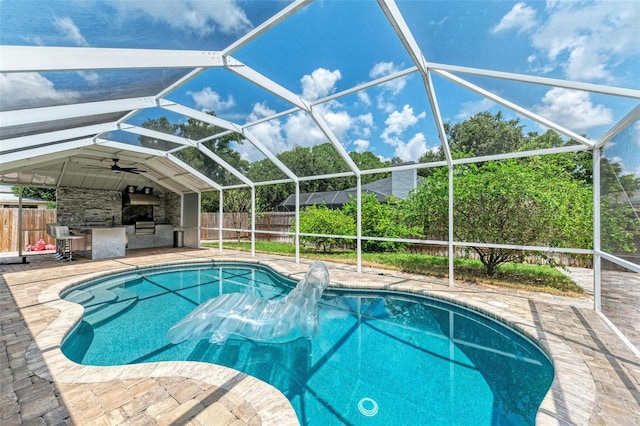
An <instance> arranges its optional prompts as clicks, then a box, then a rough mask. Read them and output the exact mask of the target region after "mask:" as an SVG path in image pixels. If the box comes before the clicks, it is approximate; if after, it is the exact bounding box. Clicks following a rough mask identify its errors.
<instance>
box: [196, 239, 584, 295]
mask: <svg viewBox="0 0 640 426" xmlns="http://www.w3.org/2000/svg"><path fill="white" fill-rule="evenodd" d="M203 245H204V246H208V247H217V246H218V244H217V243H216V244H211V243H208V244H203ZM223 247H224V248H227V249H232V250H242V251H250V250H251V243H249V242H240V243H237V242H225V243H223ZM256 252H260V253H269V254H280V255H295V252H296V250H295V247H294V246H293V245H292V244H286V243H274V242H269V241H256ZM300 256H302V257H305V258H308V259H316V260H325V261H330V262H338V263H346V264H351V265H355V264H356V262H357V258H356V253H355V252H354V251H352V250H343V251H335V252H333V253H322V252H317V251H315V250H312V249H309V248H304V247H301V248H300ZM362 264H363V266H368V267H373V268H382V269H390V270H396V271H402V272H408V273H412V274H419V275H429V276H435V277H439V278H447V277H448V276H449V261H448V259H447V258H446V257H439V256H430V255H426V254H410V253H362ZM454 269H455V271H454V272H455V276H456V279H460V280H464V281H468V282H474V283H479V284H490V285H496V286H502V287H510V288H518V289H523V290H530V291H539V292H544V293H551V294H558V295H563V296H572V297H578V296H582V295H584V290H583V289H582V288H581V287H580V286H578V285H577V284H576V283H574V282H573V281H572V280H571V279H570V278H569V277H567V276H566V275H565V274H563V273H562V272H561V271H559V270H558V269H556V268H553V267H550V266H546V265H530V264H522V263H509V264H505V265H502V266H501V267H500V269H499V270H498V272H496V274H495V275H494V276H493V277H489V276H487V275H486V273H485V269H484V265H482V263H480V261H477V260H470V259H455V260H454Z"/></svg>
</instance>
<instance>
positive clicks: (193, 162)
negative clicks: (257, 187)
mask: <svg viewBox="0 0 640 426" xmlns="http://www.w3.org/2000/svg"><path fill="white" fill-rule="evenodd" d="M207 114H209V115H212V116H215V113H214V112H212V111H208V112H207ZM142 127H145V128H148V129H152V130H157V131H159V132H163V133H167V134H171V135H175V136H180V137H183V138H187V139H190V140H192V141H200V140H202V139H205V138H208V137H210V136H213V135H216V134H219V133H223V132H224V131H225V130H226V129H223V128H221V127H218V126H214V125H212V124H208V123H204V122H202V121H199V120H196V119H193V118H189V119H188V120H187V121H186V122H184V123H171V122H170V121H169V119H168V118H166V117H160V118H158V119H149V120H147V121H145V122H144V123H142ZM139 140H140V144H141V145H142V146H146V147H149V148H155V149H162V150H168V149H173V148H176V147H177V144H175V143H171V142H166V141H163V140H161V139H155V138H150V137H147V136H140V138H139ZM243 140H244V138H243V137H242V135H241V134H239V133H230V134H226V135H224V136H221V137H219V138H216V139H213V140H210V141H206V142H204V143H203V145H204V146H205V147H206V148H208V149H209V150H211V151H212V152H213V153H214V154H216V155H218V156H219V157H220V158H222V159H223V160H225V161H226V162H227V163H229V165H231V166H232V167H234V168H235V169H236V170H238V171H240V172H241V173H246V171H247V170H248V169H249V162H248V161H246V160H243V159H242V158H241V156H240V153H238V151H236V150H235V148H234V145H237V144H242V143H243ZM175 155H176V157H178V158H179V159H181V160H182V161H184V162H185V163H187V164H188V165H190V166H191V167H193V168H194V169H196V170H198V171H199V172H201V173H203V174H204V175H205V176H207V177H209V178H210V179H211V180H213V181H214V182H216V183H218V184H220V185H231V184H237V183H239V181H238V179H237V178H236V177H234V176H233V175H232V174H231V173H230V172H228V171H227V170H226V169H225V168H224V167H222V166H220V165H219V164H218V163H216V162H215V161H214V160H212V159H211V158H209V157H208V156H206V155H205V154H203V153H202V152H201V151H199V150H198V149H197V148H194V147H187V148H183V149H181V150H180V151H177V152H176V153H175ZM218 202H219V199H218V196H217V195H216V194H213V193H211V194H205V195H204V196H203V202H202V203H201V208H202V211H206V212H214V211H217V210H218Z"/></svg>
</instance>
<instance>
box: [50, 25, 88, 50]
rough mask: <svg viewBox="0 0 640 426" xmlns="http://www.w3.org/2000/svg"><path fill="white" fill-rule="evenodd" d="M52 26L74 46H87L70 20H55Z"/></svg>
mask: <svg viewBox="0 0 640 426" xmlns="http://www.w3.org/2000/svg"><path fill="white" fill-rule="evenodd" d="M53 24H54V25H55V26H56V28H58V30H60V31H61V32H62V33H63V34H64V36H65V37H66V38H68V39H69V40H71V41H72V42H73V44H74V45H76V46H89V43H88V42H87V40H85V38H84V37H83V36H82V34H81V33H80V30H79V29H78V27H77V26H76V24H75V23H74V22H73V20H72V19H71V18H55V19H54V21H53Z"/></svg>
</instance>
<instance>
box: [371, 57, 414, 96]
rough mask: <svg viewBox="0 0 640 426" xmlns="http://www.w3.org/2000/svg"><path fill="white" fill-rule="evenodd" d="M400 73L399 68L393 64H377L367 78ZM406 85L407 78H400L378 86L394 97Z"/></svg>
mask: <svg viewBox="0 0 640 426" xmlns="http://www.w3.org/2000/svg"><path fill="white" fill-rule="evenodd" d="M398 71H400V66H398V65H396V64H394V63H393V62H378V63H377V64H375V65H374V66H373V68H372V69H371V71H369V77H371V78H379V77H384V76H386V75H389V74H393V73H395V72H398ZM406 85H407V77H400V78H396V79H394V80H391V81H388V82H386V83H383V84H381V85H380V87H381V88H382V89H384V90H385V91H387V92H389V93H390V94H391V95H393V96H395V95H397V94H398V93H400V92H402V89H404V88H405V86H406Z"/></svg>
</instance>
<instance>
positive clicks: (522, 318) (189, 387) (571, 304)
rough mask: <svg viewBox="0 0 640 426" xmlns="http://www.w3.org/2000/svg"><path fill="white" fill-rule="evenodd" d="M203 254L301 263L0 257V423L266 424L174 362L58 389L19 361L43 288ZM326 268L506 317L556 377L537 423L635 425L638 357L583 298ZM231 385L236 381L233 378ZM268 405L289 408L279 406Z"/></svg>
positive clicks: (43, 324)
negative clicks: (161, 369) (544, 354)
mask: <svg viewBox="0 0 640 426" xmlns="http://www.w3.org/2000/svg"><path fill="white" fill-rule="evenodd" d="M212 258H213V259H222V258H224V259H229V260H239V261H252V260H253V261H260V262H261V263H265V264H267V265H270V266H272V267H273V268H274V269H276V270H277V271H279V272H284V273H288V274H292V275H294V277H299V276H300V274H301V273H303V271H305V270H306V268H307V265H306V263H310V262H307V261H303V263H304V264H302V265H298V264H295V263H294V262H293V260H292V259H291V258H283V257H279V256H257V257H256V258H251V257H250V256H249V255H248V254H247V253H238V252H230V251H225V252H222V253H221V252H219V251H218V250H214V249H189V248H179V249H176V248H162V249H152V250H130V251H128V253H127V256H126V257H124V258H119V259H110V260H102V261H93V260H89V259H84V258H78V260H76V261H74V262H67V263H60V262H57V261H56V260H54V259H53V257H52V256H51V255H38V256H29V257H28V260H29V263H27V264H11V265H8V264H3V263H2V262H3V260H5V259H3V258H0V271H1V273H2V276H1V277H0V330H1V331H2V335H1V337H0V348H2V351H1V352H0V362H1V365H2V368H1V369H0V372H1V374H2V375H1V376H0V384H1V387H0V390H1V394H0V424H2V425H3V426H4V425H5V424H7V425H8V424H22V423H24V422H29V421H30V420H33V419H41V420H42V421H43V422H44V423H47V424H51V423H62V424H64V423H73V424H86V423H88V422H92V421H99V422H103V423H107V424H115V423H122V422H125V423H132V422H142V423H151V424H153V423H158V424H160V423H164V424H167V423H171V424H182V423H184V422H186V421H189V419H191V420H193V421H194V422H195V423H203V424H229V423H231V422H233V421H238V420H239V421H240V423H245V424H260V423H261V421H262V420H263V419H261V417H260V414H259V413H260V412H265V411H260V410H263V409H264V407H262V408H260V409H259V410H258V409H256V407H255V406H256V405H260V404H259V403H255V401H254V403H253V405H252V404H250V403H248V402H247V401H246V399H244V398H243V397H240V396H238V394H237V393H236V391H238V392H240V390H241V388H242V386H241V385H242V383H240V384H239V385H238V387H233V386H236V384H235V382H234V383H232V384H230V385H228V386H224V387H231V388H232V389H233V391H231V392H230V391H228V389H227V390H225V389H223V388H222V387H219V386H213V385H211V384H209V383H206V382H205V381H202V380H198V379H196V378H193V377H185V375H184V374H181V372H180V371H181V370H180V367H179V366H178V367H175V366H174V370H175V371H176V374H175V375H173V376H172V375H165V376H160V375H158V376H154V377H151V376H147V377H138V378H126V379H114V380H105V381H97V382H94V383H87V382H86V381H85V382H83V381H82V378H78V379H77V380H76V381H69V380H65V381H64V382H62V381H60V380H58V379H57V378H56V379H55V380H50V379H48V376H51V375H52V374H54V375H55V374H57V373H56V372H52V371H49V367H50V366H49V365H47V364H45V363H42V364H41V365H37V366H36V368H34V366H33V365H30V364H29V362H28V361H27V358H29V351H32V352H33V353H34V354H35V355H32V356H31V358H32V359H37V358H38V357H39V358H43V355H46V354H45V353H44V352H42V353H40V352H39V351H40V350H39V349H38V348H37V347H36V346H35V345H32V344H34V342H35V341H36V340H37V339H35V338H34V336H41V335H42V334H43V331H44V330H45V329H47V327H49V326H50V325H51V324H52V322H53V321H54V320H55V319H56V318H57V317H58V315H59V311H58V310H56V309H53V308H52V307H50V306H47V305H46V304H45V303H41V302H40V301H39V296H40V295H41V293H42V292H43V291H44V290H47V289H48V288H51V287H52V286H55V285H59V284H60V283H61V282H65V281H69V280H70V279H74V278H78V279H79V278H81V277H83V276H87V275H89V274H95V273H96V272H103V271H114V270H118V269H123V268H131V267H136V266H144V265H153V264H162V263H167V262H174V261H187V260H189V259H192V260H207V259H208V260H211V259H212ZM13 260H15V259H13ZM328 265H329V266H330V269H331V280H332V284H334V285H340V283H343V285H345V286H346V285H347V284H350V283H353V282H354V281H357V286H358V287H361V288H363V287H368V288H374V287H375V288H387V289H398V288H402V289H403V290H406V291H415V292H419V293H420V292H422V293H429V294H432V295H435V296H436V297H444V298H448V299H450V300H455V301H458V302H459V303H463V304H465V305H470V306H472V307H474V308H477V309H480V310H483V311H485V312H488V313H490V314H491V315H493V316H497V317H500V318H503V319H505V320H506V321H507V322H508V323H510V324H512V325H514V326H516V327H518V328H521V329H523V330H524V331H526V332H528V333H529V334H530V335H532V336H533V337H535V338H536V339H537V340H538V341H540V342H541V343H542V345H543V346H549V347H550V348H551V350H550V352H551V354H552V356H553V358H554V364H555V366H556V369H557V378H558V380H557V382H554V384H555V385H554V387H553V388H552V391H551V393H550V395H549V396H548V398H547V399H546V400H545V403H544V404H543V406H542V408H541V411H540V414H541V415H542V416H541V417H540V416H539V419H538V424H576V425H608V424H611V425H623V424H624V425H640V359H638V358H637V357H635V356H634V354H633V353H632V352H631V351H630V350H629V349H628V348H627V347H626V346H625V345H624V343H623V342H622V341H621V340H620V338H619V337H618V336H617V335H616V334H615V333H613V331H612V330H611V329H610V328H609V326H608V325H607V324H606V323H605V322H604V321H603V320H602V318H601V317H600V315H598V314H597V313H596V312H595V311H594V310H593V309H592V306H593V301H592V299H590V298H588V297H587V298H577V299H572V298H566V297H559V296H552V295H548V294H539V293H532V292H526V291H518V290H512V289H504V288H497V287H490V286H481V285H472V284H466V283H456V287H454V288H449V287H448V286H447V285H446V284H445V283H443V282H442V281H439V280H434V279H432V278H429V277H420V276H416V275H411V274H405V273H401V272H393V271H380V270H374V269H370V268H365V270H364V271H363V273H362V274H360V275H358V274H357V273H356V272H355V267H353V266H349V265H337V264H328ZM381 273H384V275H380V274H381ZM354 277H357V278H358V279H357V280H354ZM632 315H635V316H636V317H635V318H628V320H629V321H630V322H631V323H634V324H638V323H640V314H639V313H638V310H636V311H635V312H633V311H632ZM30 345H32V346H31V349H30V348H29V347H30ZM177 364H178V363H176V365H177ZM30 367H31V369H30ZM56 368H58V367H57V366H56ZM74 368H88V367H82V366H78V367H74ZM185 371H186V370H185ZM68 373H70V374H71V373H72V372H68ZM76 374H78V373H76ZM43 376H44V377H43ZM56 377H57V376H56ZM234 380H237V381H238V382H240V381H242V378H236V379H234ZM250 389H251V387H249V391H248V392H249V393H250ZM247 395H248V394H247ZM35 400H38V402H37V403H36V402H34V401H35ZM43 401H44V402H43ZM274 410H280V411H286V409H283V408H282V407H280V408H274ZM267 412H268V410H267ZM285 417H286V416H285ZM265 419H266V417H265ZM289 420H290V417H289ZM266 423H268V422H263V424H266ZM274 424H277V423H274ZM290 424H292V423H290Z"/></svg>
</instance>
